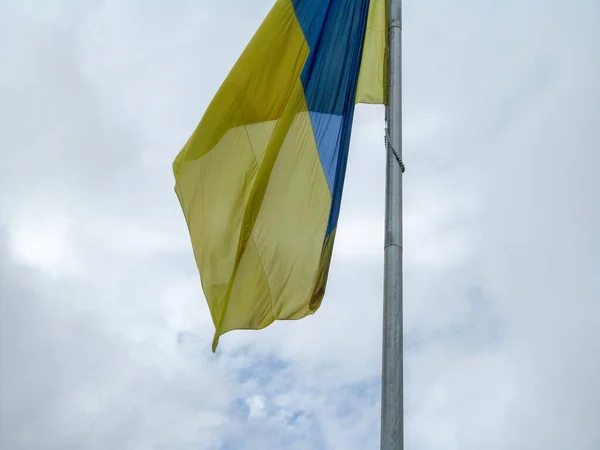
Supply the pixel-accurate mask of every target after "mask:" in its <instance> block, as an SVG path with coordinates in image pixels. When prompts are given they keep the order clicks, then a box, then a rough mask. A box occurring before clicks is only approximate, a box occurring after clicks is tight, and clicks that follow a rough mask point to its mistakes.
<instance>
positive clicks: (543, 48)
mask: <svg viewBox="0 0 600 450" xmlns="http://www.w3.org/2000/svg"><path fill="white" fill-rule="evenodd" d="M271 3H272V2H271V1H266V0H264V1H260V2H242V1H240V0H224V1H222V2H218V3H215V2H211V1H204V0H203V1H201V2H195V3H194V2H174V3H170V4H169V6H168V7H167V6H165V5H166V4H158V3H155V4H154V3H153V4H148V2H141V1H138V2H129V3H127V4H123V3H122V2H116V1H113V2H104V3H97V2H82V3H80V4H78V6H77V7H73V6H72V5H70V6H67V5H66V4H60V3H56V4H52V5H50V6H48V5H46V6H45V7H43V8H42V7H40V6H39V5H34V3H32V2H24V1H23V2H13V3H9V2H4V3H2V4H1V5H0V58H1V59H2V60H3V61H8V63H7V64H4V65H3V70H2V71H0V98H1V99H2V101H0V129H1V132H0V140H1V142H0V156H1V158H2V163H1V164H0V214H1V216H2V217H1V219H2V228H0V230H1V231H2V237H1V238H0V308H1V310H0V448H2V449H4V448H7V449H11V450H22V449H23V450H24V449H27V450H38V449H40V450H41V449H56V448H61V449H62V448H70V447H72V448H81V449H86V450H87V449H96V448H102V449H104V448H119V449H136V448H156V449H163V448H176V449H188V448H202V449H231V448H235V449H238V448H239V449H248V450H251V449H255V448H256V449H263V448H282V449H286V450H288V449H302V450H307V449H343V450H352V449H363V448H376V447H377V445H378V433H379V403H378V402H379V385H378V383H379V381H378V376H379V373H380V350H381V349H380V346H381V330H380V328H381V314H382V311H381V304H382V300H381V297H382V270H383V264H382V247H383V232H382V230H383V208H384V197H383V196H384V179H385V173H384V163H385V154H384V149H383V110H382V108H381V107H367V106H362V105H361V106H360V107H359V108H358V109H357V114H356V119H355V120H356V125H355V129H354V133H353V138H352V149H351V155H350V160H349V167H348V173H347V178H346V179H347V184H346V187H345V192H344V200H343V205H342V212H341V217H340V226H339V230H338V241H337V245H336V251H335V255H334V262H333V266H332V272H331V277H330V282H329V288H328V293H327V296H326V298H325V301H324V303H323V306H322V308H321V310H320V311H319V312H318V313H317V314H316V315H314V316H313V317H310V318H307V319H304V320H302V321H299V322H284V323H277V324H275V325H273V326H271V327H269V328H267V329H266V330H263V331H261V332H233V333H230V334H227V335H226V336H224V338H223V339H222V342H221V346H220V351H219V352H218V353H217V355H212V354H211V353H210V342H211V338H212V332H213V329H212V323H211V320H210V317H209V315H208V309H207V307H206V305H205V304H204V300H203V298H202V295H201V291H200V283H199V278H198V275H197V273H196V269H195V266H194V262H193V257H192V253H191V249H190V247H189V239H188V237H187V230H186V227H185V223H184V220H183V217H182V214H181V211H180V209H179V205H178V203H177V200H176V198H175V195H174V193H173V179H172V174H171V167H170V164H171V161H172V159H173V157H174V156H175V154H176V153H177V152H178V150H179V147H180V146H181V145H182V144H183V142H185V139H187V136H188V135H189V133H190V132H191V131H192V129H193V127H194V126H195V125H196V123H197V121H198V120H199V118H200V116H201V114H202V112H203V110H204V108H205V107H206V105H207V104H208V102H209V101H210V99H211V97H212V95H213V94H214V92H215V91H216V89H217V88H218V86H219V84H220V83H221V81H222V80H223V78H224V77H225V75H226V74H227V72H228V70H229V68H230V67H231V65H232V63H233V62H234V61H235V59H236V58H237V56H238V54H239V52H240V51H241V50H242V48H243V47H244V46H245V45H246V43H247V41H248V39H249V37H250V35H251V34H252V32H253V30H254V29H255V28H256V27H257V26H258V24H259V23H260V21H261V20H262V18H263V17H264V15H265V13H266V12H267V11H268V9H269V7H270V5H271ZM599 17H600V11H599V10H598V6H597V5H596V4H595V3H594V2H591V1H586V0H577V1H575V2H570V3H558V2H549V3H548V2H545V3H543V4H542V3H540V2H533V3H529V4H524V3H522V2H521V3H519V2H516V1H509V2H504V3H494V4H477V5H476V4H474V3H472V2H459V3H453V4H452V5H449V4H446V3H444V2H439V1H436V0H431V1H427V2H416V3H408V4H406V5H405V24H404V33H405V36H404V44H405V45H404V51H405V54H404V115H405V118H406V120H405V139H404V144H405V145H404V159H405V163H406V165H407V172H406V174H405V185H404V187H405V262H406V267H405V271H406V272H405V324H406V347H407V352H406V381H407V383H406V426H407V428H406V439H407V445H410V447H411V448H413V447H414V448H422V449H431V450H438V449H442V448H443V449H453V448H456V449H461V450H463V449H467V450H469V449H480V448H487V449H492V450H493V449H498V450H500V449H506V448H511V449H515V450H520V449H527V450H532V449H533V450H537V449H540V450H541V449H544V450H554V449H562V448H566V447H568V448H577V449H581V450H595V449H597V448H598V446H599V445H600V434H599V433H598V427H597V425H596V424H597V422H598V417H600V407H599V405H600V389H598V383H597V381H596V379H597V378H598V373H600V356H599V355H600V347H599V345H600V344H599V343H600V335H599V331H598V330H599V327H598V323H599V322H598V319H597V317H598V316H599V313H600V310H599V306H598V302H597V299H598V298H599V297H600V284H599V283H598V273H600V259H599V257H598V255H599V254H600V238H599V236H600V234H598V232H597V230H598V229H600V199H599V193H600V184H599V183H600V182H599V181H598V180H599V178H598V176H597V168H598V167H600V157H599V153H598V151H597V149H598V147H599V146H600V134H599V128H598V127H597V124H598V123H599V122H600V88H599V87H598V86H599V85H598V83H597V80H598V79H600V64H599V62H598V58H597V56H596V55H598V54H600V36H599V35H598V30H597V26H596V24H597V22H598V18H599ZM223 23H226V24H227V32H224V31H223V29H224V27H223Z"/></svg>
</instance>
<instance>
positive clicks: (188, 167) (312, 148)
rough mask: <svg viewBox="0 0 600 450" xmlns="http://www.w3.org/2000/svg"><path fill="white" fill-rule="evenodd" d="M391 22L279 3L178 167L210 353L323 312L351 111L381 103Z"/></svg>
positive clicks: (370, 5)
mask: <svg viewBox="0 0 600 450" xmlns="http://www.w3.org/2000/svg"><path fill="white" fill-rule="evenodd" d="M386 24H387V21H386V0H277V1H276V3H275V5H274V6H273V8H272V9H271V11H270V13H269V14H268V16H267V17H266V18H265V20H264V21H263V23H262V25H261V26H260V28H259V29H258V31H257V32H256V34H255V35H254V37H253V38H252V40H251V41H250V43H249V44H248V46H247V47H246V49H245V50H244V52H243V53H242V55H241V56H240V58H239V59H238V61H237V62H236V64H235V66H234V67H233V69H232V70H231V72H230V73H229V75H228V77H227V78H226V79H225V81H224V82H223V84H222V86H221V87H220V89H219V91H218V92H217V94H216V96H215V97H214V99H213V100H212V102H211V103H210V105H209V107H208V108H207V110H206V112H205V114H204V116H203V117H202V120H201V121H200V123H199V124H198V126H197V128H196V130H195V131H194V133H193V134H192V136H191V137H190V138H189V140H188V141H187V143H186V144H185V146H184V147H183V149H182V150H181V152H180V153H179V155H178V156H177V158H176V159H175V161H174V163H173V171H174V175H175V191H176V193H177V196H178V198H179V202H180V203H181V207H182V209H183V213H184V215H185V219H186V222H187V225H188V229H189V233H190V237H191V242H192V247H193V251H194V256H195V260H196V264H197V266H198V270H199V272H200V278H201V282H202V288H203V291H204V294H205V297H206V300H207V302H208V306H209V309H210V313H211V316H212V320H213V323H214V325H215V336H214V340H213V351H215V350H216V347H217V345H218V341H219V337H220V336H222V335H223V334H224V333H226V332H228V331H231V330H236V329H237V330H239V329H262V328H264V327H266V326H268V325H270V324H271V323H273V322H274V321H275V320H284V319H300V318H303V317H306V316H308V315H310V314H312V313H314V312H315V311H316V310H317V309H318V308H319V306H320V305H321V301H322V299H323V295H324V293H325V286H326V282H327V275H328V272H329V265H330V262H331V257H332V251H333V243H334V239H335V233H336V229H337V223H338V216H339V211H340V202H341V198H342V189H343V185H344V177H345V171H346V162H347V159H348V149H349V144H350V133H351V129H352V119H353V115H354V106H355V104H356V103H372V104H382V103H384V92H385V91H384V88H385V84H386V83H385V79H386V76H385V74H386V67H385V66H386V64H385V59H386V49H387V47H386V46H387V41H386ZM208 67H209V66H207V70H210V69H208Z"/></svg>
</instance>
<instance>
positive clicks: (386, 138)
mask: <svg viewBox="0 0 600 450" xmlns="http://www.w3.org/2000/svg"><path fill="white" fill-rule="evenodd" d="M383 139H384V142H385V148H386V149H387V148H389V149H390V150H391V151H392V154H393V155H394V158H395V159H396V162H397V163H398V165H399V166H400V170H401V171H402V173H404V172H405V171H406V167H405V166H404V163H403V162H402V158H400V155H399V154H398V152H397V151H396V149H395V148H394V146H393V145H392V140H391V139H390V134H389V129H388V127H387V126H386V127H385V136H384V138H383Z"/></svg>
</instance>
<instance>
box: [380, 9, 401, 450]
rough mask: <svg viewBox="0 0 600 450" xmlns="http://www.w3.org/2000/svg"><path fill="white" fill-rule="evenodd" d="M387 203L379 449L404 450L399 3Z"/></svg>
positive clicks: (392, 23)
mask: <svg viewBox="0 0 600 450" xmlns="http://www.w3.org/2000/svg"><path fill="white" fill-rule="evenodd" d="M387 2H388V3H387V9H388V51H389V53H388V85H387V103H386V111H385V112H386V114H385V115H386V147H387V149H386V150H387V165H386V200H385V250H384V294H383V297H384V299H383V358H382V387H381V450H403V449H404V389H403V384H404V376H403V362H404V354H403V339H402V337H403V336H402V334H403V327H402V174H403V172H404V164H403V163H402V1H401V0H387Z"/></svg>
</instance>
